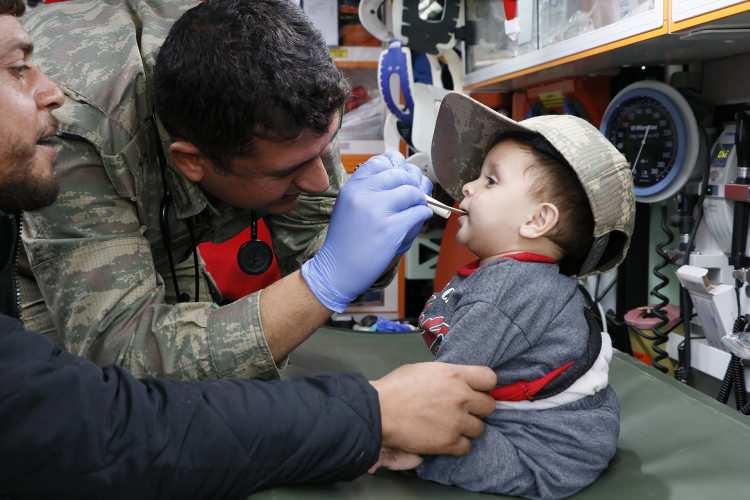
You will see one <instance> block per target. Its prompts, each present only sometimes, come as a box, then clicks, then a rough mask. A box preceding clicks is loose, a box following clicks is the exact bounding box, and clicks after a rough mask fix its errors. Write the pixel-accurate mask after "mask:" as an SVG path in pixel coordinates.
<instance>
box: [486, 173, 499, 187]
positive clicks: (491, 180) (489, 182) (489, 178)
mask: <svg viewBox="0 0 750 500" xmlns="http://www.w3.org/2000/svg"><path fill="white" fill-rule="evenodd" d="M485 179H486V182H487V185H488V186H491V185H493V184H497V181H496V180H495V179H493V178H492V177H490V176H489V175H487V176H485Z"/></svg>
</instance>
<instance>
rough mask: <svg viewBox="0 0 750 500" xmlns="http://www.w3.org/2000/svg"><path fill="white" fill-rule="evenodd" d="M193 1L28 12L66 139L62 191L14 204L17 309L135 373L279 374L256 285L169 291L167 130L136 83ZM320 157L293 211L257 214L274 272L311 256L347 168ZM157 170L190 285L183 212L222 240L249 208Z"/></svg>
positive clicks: (119, 0)
mask: <svg viewBox="0 0 750 500" xmlns="http://www.w3.org/2000/svg"><path fill="white" fill-rule="evenodd" d="M195 4H197V1H186V0H143V1H139V0H127V1H125V0H111V1H107V0H83V1H71V2H63V3H59V4H54V5H48V6H45V7H44V8H39V9H33V10H32V12H31V13H29V14H28V15H27V16H26V17H25V19H24V23H25V27H26V29H27V30H28V32H29V33H30V35H31V37H32V40H34V44H35V46H36V49H35V61H36V63H37V64H38V65H39V66H40V67H41V69H42V70H43V71H44V72H46V73H47V74H48V75H49V76H50V77H51V78H52V79H53V80H55V81H56V82H58V83H59V84H60V86H61V87H62V88H63V90H64V92H65V95H66V101H65V105H64V106H63V107H62V108H61V109H60V110H58V111H57V112H56V116H57V117H58V119H59V120H60V122H61V130H62V131H64V132H67V133H68V134H70V136H71V139H70V140H66V141H64V143H63V145H62V148H61V151H60V154H59V156H58V160H57V164H56V171H57V175H58V177H59V179H60V183H61V194H60V197H59V199H58V200H57V202H56V203H55V204H54V205H52V206H51V207H48V208H46V209H43V210H40V211H38V212H34V213H27V214H26V215H25V220H24V231H23V242H24V246H25V250H26V253H27V256H28V265H29V266H30V270H31V272H32V273H33V276H31V275H29V274H27V275H26V276H25V280H24V283H23V288H24V290H25V291H26V296H28V297H29V300H28V301H26V300H25V301H24V304H25V307H26V310H24V311H23V312H22V316H23V317H24V319H26V321H27V327H29V328H30V329H35V327H36V326H37V324H38V325H39V326H40V328H43V329H44V328H46V329H47V330H48V333H49V334H50V335H51V336H52V337H53V339H54V340H55V341H56V342H57V343H58V344H60V345H61V346H63V347H64V348H65V349H67V350H69V351H71V352H73V353H75V354H78V355H82V356H86V357H88V358H90V359H92V360H93V361H95V362H96V363H98V364H101V365H103V364H109V363H116V364H119V365H121V366H123V367H125V368H127V369H128V370H130V371H131V372H132V373H133V374H134V375H136V376H146V375H153V376H156V375H158V376H166V377H173V378H179V379H202V378H217V377H259V378H276V377H278V368H277V366H276V364H275V363H274V360H273V358H272V356H271V353H270V351H269V348H268V345H267V343H266V339H265V336H264V333H263V327H262V325H261V320H260V311H259V297H260V293H254V294H252V295H249V296H247V297H245V298H243V299H241V300H238V301H236V302H234V303H232V304H229V305H225V306H222V307H219V306H217V305H216V304H214V303H213V301H212V299H211V296H210V295H209V293H208V289H209V283H208V282H207V280H206V276H205V274H204V273H201V274H202V282H201V290H202V293H201V297H200V300H201V302H197V303H193V302H191V303H180V304H178V303H176V300H175V292H174V289H173V286H172V279H171V272H170V269H169V264H168V258H167V253H166V250H165V247H164V242H163V241H162V235H161V232H160V226H159V214H160V204H161V201H162V197H163V193H164V190H163V185H162V180H161V175H160V169H159V166H158V160H157V151H158V149H157V148H161V147H164V145H165V144H168V142H169V139H168V138H166V137H165V134H164V133H163V131H159V130H158V127H157V126H156V125H155V124H154V123H153V120H152V119H151V109H152V105H151V98H150V95H149V93H148V92H147V89H148V86H149V81H150V77H151V75H152V72H153V65H154V61H155V56H156V54H157V52H158V49H159V47H160V46H161V43H162V41H163V40H164V38H165V37H166V35H167V33H168V31H169V28H170V26H171V25H172V23H173V22H174V20H176V19H177V18H178V17H179V16H180V15H181V14H182V13H183V12H184V11H185V10H187V9H188V8H190V7H192V6H193V5H195ZM160 132H161V133H160ZM166 156H167V157H168V156H169V155H166ZM324 161H325V165H326V169H327V171H328V173H329V177H330V182H331V186H330V189H329V190H328V191H326V192H325V193H322V194H316V195H302V196H300V198H299V205H298V207H297V208H296V209H295V210H294V211H293V212H291V213H288V214H285V215H275V216H271V217H269V218H268V219H267V221H268V223H269V226H270V228H271V230H272V232H273V239H274V247H275V251H276V254H277V256H278V259H279V263H280V265H281V266H282V270H283V271H284V273H289V272H291V271H292V270H293V269H296V268H298V267H299V266H300V265H301V263H302V262H304V261H305V260H306V259H308V258H309V257H311V256H312V255H313V254H314V252H315V251H316V250H317V249H318V248H319V246H320V245H321V244H322V242H323V239H324V237H325V232H326V228H327V224H328V220H329V217H330V213H331V211H332V208H333V204H334V201H335V197H336V194H337V193H338V190H339V187H340V186H341V184H342V183H343V182H344V180H345V178H346V174H345V172H344V171H343V169H342V167H341V164H340V158H339V156H338V149H337V148H334V153H332V154H331V155H330V156H329V157H327V158H325V159H324ZM167 182H168V183H169V185H170V187H171V192H172V194H173V197H174V207H172V210H171V211H170V215H171V216H170V221H171V222H170V226H171V233H172V247H173V252H174V256H175V259H176V262H181V263H182V264H180V265H178V266H177V271H176V273H177V275H178V276H179V278H180V282H181V283H180V287H181V290H182V291H186V292H188V293H190V294H191V295H192V294H193V265H192V257H191V252H192V244H191V238H190V233H189V231H188V227H187V222H186V221H187V220H188V219H189V218H192V219H193V220H194V223H195V235H196V240H197V241H198V242H201V241H214V242H221V241H224V240H226V239H228V238H230V237H232V236H234V235H235V234H237V233H238V232H239V231H241V230H242V229H243V228H246V227H247V226H248V225H249V221H250V214H249V213H248V212H247V211H241V210H237V209H234V208H232V207H229V206H226V205H224V204H222V203H220V202H217V201H216V200H213V199H209V198H208V197H207V196H206V195H205V194H204V193H203V192H202V191H201V190H200V189H199V187H198V186H196V185H194V184H192V183H191V182H189V181H188V180H187V179H185V178H184V177H182V175H181V174H179V173H178V172H177V171H176V170H174V169H172V168H168V175H167ZM37 287H38V288H37ZM40 298H43V299H44V300H43V302H42V301H41V300H40ZM29 321H31V322H32V323H34V324H29ZM50 329H52V331H50Z"/></svg>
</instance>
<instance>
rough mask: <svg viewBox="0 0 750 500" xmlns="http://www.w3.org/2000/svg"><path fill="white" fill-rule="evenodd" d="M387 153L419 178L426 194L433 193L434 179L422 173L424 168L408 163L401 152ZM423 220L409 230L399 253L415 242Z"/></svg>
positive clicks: (393, 160)
mask: <svg viewBox="0 0 750 500" xmlns="http://www.w3.org/2000/svg"><path fill="white" fill-rule="evenodd" d="M385 154H386V156H388V157H389V158H390V160H391V163H393V164H394V166H398V167H399V168H403V169H405V170H406V171H407V172H409V175H411V176H412V177H414V178H415V179H419V188H420V189H421V190H422V192H424V194H431V193H432V181H431V180H430V179H429V178H427V176H426V175H424V174H423V173H422V170H420V168H419V167H417V166H416V165H412V164H411V163H407V162H406V160H405V159H404V157H403V156H402V155H401V153H397V152H394V151H388V152H386V153H385ZM423 222H424V221H422V222H420V223H419V224H415V225H414V227H413V228H412V229H411V231H409V233H408V234H407V235H406V237H405V238H404V242H403V243H402V244H401V246H400V247H399V249H398V252H397V255H401V254H403V253H404V252H406V251H407V250H409V248H410V247H411V244H412V243H414V238H416V237H417V235H418V234H419V230H420V229H422V223H423Z"/></svg>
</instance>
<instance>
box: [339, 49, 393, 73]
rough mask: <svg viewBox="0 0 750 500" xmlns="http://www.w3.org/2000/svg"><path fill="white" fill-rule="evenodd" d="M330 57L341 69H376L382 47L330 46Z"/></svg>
mask: <svg viewBox="0 0 750 500" xmlns="http://www.w3.org/2000/svg"><path fill="white" fill-rule="evenodd" d="M330 52H331V57H333V60H334V62H335V63H336V66H338V67H339V68H343V69H377V68H378V60H379V59H380V53H381V52H383V48H382V47H353V46H349V47H331V48H330Z"/></svg>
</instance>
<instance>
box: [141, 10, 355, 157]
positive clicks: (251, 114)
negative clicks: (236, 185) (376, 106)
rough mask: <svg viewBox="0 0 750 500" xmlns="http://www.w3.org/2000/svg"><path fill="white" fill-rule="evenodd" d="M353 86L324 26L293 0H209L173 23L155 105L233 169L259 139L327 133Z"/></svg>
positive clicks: (179, 132)
mask: <svg viewBox="0 0 750 500" xmlns="http://www.w3.org/2000/svg"><path fill="white" fill-rule="evenodd" d="M348 95H349V85H348V83H347V82H346V80H345V79H344V78H343V76H342V74H341V72H340V71H339V69H338V68H337V67H336V65H335V64H334V62H333V60H332V59H331V56H330V54H329V52H328V47H327V46H326V43H325V41H324V40H323V37H322V35H321V34H320V32H319V31H318V30H317V29H316V28H315V27H314V26H313V25H312V24H311V22H310V20H309V19H308V18H307V16H306V15H305V14H304V13H303V12H302V10H301V9H300V8H299V7H297V6H296V5H294V4H293V3H291V2H290V1H288V0H252V1H249V0H209V1H206V2H204V3H201V4H199V5H198V6H196V7H193V8H192V9H190V10H188V11H187V12H186V13H185V14H184V15H183V16H182V17H180V19H178V20H177V22H176V23H175V24H174V26H172V29H171V30H170V32H169V36H167V39H166V40H165V42H164V44H163V45H162V47H161V50H160V51H159V55H158V57H157V60H156V68H155V74H154V105H155V109H156V112H157V114H158V116H159V118H160V120H161V121H162V123H163V124H164V127H165V128H166V129H167V131H168V132H169V133H170V134H171V135H172V137H174V138H176V139H182V140H187V141H190V142H191V143H193V144H194V145H195V146H196V147H198V149H200V151H201V152H202V153H203V154H205V155H206V156H208V157H209V158H211V159H212V160H214V162H215V163H216V164H217V167H218V168H220V169H227V168H228V162H229V160H231V159H232V158H233V157H236V156H238V155H244V154H248V153H251V152H252V148H253V142H254V141H253V139H254V138H263V139H268V140H273V141H284V140H290V139H294V138H295V137H297V136H298V135H299V134H300V133H301V132H302V131H303V130H306V129H310V130H312V131H314V132H316V133H320V134H323V133H325V131H326V130H327V128H328V126H329V125H330V122H331V119H332V118H333V115H334V113H335V112H336V111H338V110H339V109H341V108H342V106H343V104H344V101H345V100H346V98H347V97H348Z"/></svg>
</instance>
